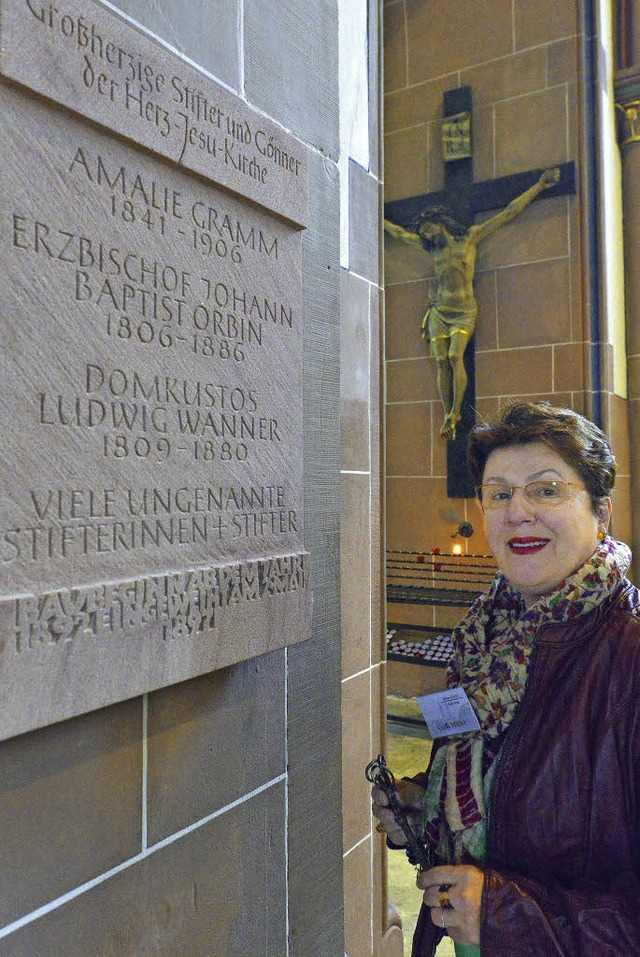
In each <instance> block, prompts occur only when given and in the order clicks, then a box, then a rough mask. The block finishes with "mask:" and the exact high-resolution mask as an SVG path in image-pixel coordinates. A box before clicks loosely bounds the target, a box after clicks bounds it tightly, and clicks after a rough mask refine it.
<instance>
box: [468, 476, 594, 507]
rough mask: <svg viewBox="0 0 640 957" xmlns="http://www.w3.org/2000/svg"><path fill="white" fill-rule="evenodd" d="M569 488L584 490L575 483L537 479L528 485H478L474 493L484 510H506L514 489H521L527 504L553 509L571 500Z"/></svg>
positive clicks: (495, 483) (497, 483) (493, 483)
mask: <svg viewBox="0 0 640 957" xmlns="http://www.w3.org/2000/svg"><path fill="white" fill-rule="evenodd" d="M571 488H581V489H584V485H578V484H577V482H563V481H562V480H561V479H558V480H556V479H554V480H553V481H550V480H549V479H539V480H538V481H537V482H529V484H528V485H501V484H500V483H499V482H491V483H489V484H488V485H478V487H477V489H476V491H477V493H478V496H479V498H480V501H481V502H482V507H483V508H485V509H494V508H506V507H507V505H508V504H509V502H510V501H511V499H512V498H513V493H514V492H515V490H516V489H521V490H522V491H523V492H524V494H525V496H526V498H527V501H528V502H531V504H532V505H535V506H537V507H538V508H555V506H556V505H562V503H563V502H566V501H567V500H568V499H569V498H571Z"/></svg>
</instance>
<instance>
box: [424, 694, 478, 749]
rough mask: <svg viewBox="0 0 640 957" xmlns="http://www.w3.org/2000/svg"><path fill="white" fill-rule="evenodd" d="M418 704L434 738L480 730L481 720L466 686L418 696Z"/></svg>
mask: <svg viewBox="0 0 640 957" xmlns="http://www.w3.org/2000/svg"><path fill="white" fill-rule="evenodd" d="M418 704H419V705H420V710H421V711H422V713H423V715H424V720H425V721H426V722H427V726H428V728H429V731H430V732H431V736H432V737H433V738H442V737H444V736H445V735H448V734H466V732H467V731H479V730H480V722H479V721H478V719H477V717H476V715H475V712H474V710H473V708H472V707H471V702H470V701H469V699H468V697H467V693H466V691H465V690H464V688H450V689H449V690H448V691H437V692H436V693H435V694H426V695H423V696H422V697H421V698H418Z"/></svg>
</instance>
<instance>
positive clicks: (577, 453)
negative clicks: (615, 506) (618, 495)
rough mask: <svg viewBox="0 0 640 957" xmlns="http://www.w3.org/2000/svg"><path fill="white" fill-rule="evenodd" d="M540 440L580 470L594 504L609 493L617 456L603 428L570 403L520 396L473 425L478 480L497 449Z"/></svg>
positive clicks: (472, 461) (471, 452) (472, 457)
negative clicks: (494, 419)
mask: <svg viewBox="0 0 640 957" xmlns="http://www.w3.org/2000/svg"><path fill="white" fill-rule="evenodd" d="M532 442H542V443H543V444H544V445H546V446H547V447H548V448H549V449H551V451H552V452H556V453H557V454H558V455H559V456H560V457H561V458H562V459H564V461H565V462H566V463H567V465H570V466H571V467H572V468H574V469H575V471H576V472H577V473H578V475H579V476H580V478H581V479H582V481H583V482H584V484H585V488H586V489H587V492H588V493H589V495H590V496H591V502H592V505H593V508H594V511H595V510H596V508H597V506H598V503H599V502H600V500H601V499H602V498H604V497H606V496H608V495H609V494H610V493H611V490H612V488H613V486H614V484H615V479H616V460H615V457H614V455H613V452H612V451H611V446H610V445H609V442H608V441H607V437H606V436H605V434H604V432H602V430H601V429H599V428H598V426H597V425H594V423H593V422H591V421H590V420H589V419H585V417H584V416H583V415H579V414H578V413H577V412H574V411H573V410H572V409H561V408H556V407H555V406H553V405H551V404H550V403H549V402H516V403H514V404H513V405H511V406H509V407H508V408H507V409H505V411H504V412H503V413H502V416H501V417H500V419H498V421H497V422H489V423H482V424H478V425H476V426H474V428H473V429H472V430H471V433H470V435H469V446H468V460H469V468H470V469H471V473H472V475H473V478H474V482H475V484H476V485H481V484H482V476H483V474H484V469H485V466H486V464H487V459H488V458H489V456H490V455H491V453H492V452H494V451H495V450H496V449H502V448H508V447H509V446H517V445H530V444H531V443H532Z"/></svg>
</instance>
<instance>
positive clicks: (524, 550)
mask: <svg viewBox="0 0 640 957" xmlns="http://www.w3.org/2000/svg"><path fill="white" fill-rule="evenodd" d="M548 542H549V539H548V538H539V537H534V536H529V537H526V538H510V539H509V541H508V542H507V545H508V546H509V548H510V549H511V551H512V552H513V553H514V555H535V554H536V553H537V552H540V551H542V549H543V548H544V547H545V545H547V544H548Z"/></svg>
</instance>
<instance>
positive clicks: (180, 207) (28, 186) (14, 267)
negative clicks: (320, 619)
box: [0, 0, 310, 737]
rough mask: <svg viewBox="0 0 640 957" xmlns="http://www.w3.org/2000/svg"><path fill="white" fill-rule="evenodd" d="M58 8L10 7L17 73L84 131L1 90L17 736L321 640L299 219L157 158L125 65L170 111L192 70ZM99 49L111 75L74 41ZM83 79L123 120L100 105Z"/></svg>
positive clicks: (13, 721) (6, 689)
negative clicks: (314, 619)
mask: <svg viewBox="0 0 640 957" xmlns="http://www.w3.org/2000/svg"><path fill="white" fill-rule="evenodd" d="M45 9H46V10H47V11H48V12H47V13H46V16H45V14H44V13H43V17H44V19H42V18H41V17H40V13H41V11H45ZM53 11H54V7H46V8H45V7H44V6H41V5H40V4H38V5H36V4H35V3H33V2H29V3H26V2H21V3H18V2H17V0H12V2H11V3H8V4H6V3H3V4H2V28H3V36H2V41H3V47H4V52H3V63H4V68H5V72H7V73H10V74H11V75H12V76H14V77H15V78H16V79H18V80H19V81H20V83H28V85H29V86H33V87H34V88H36V89H40V90H41V92H43V93H47V95H48V94H49V93H50V92H51V91H50V90H47V89H45V87H46V86H47V83H48V82H49V81H51V85H52V87H54V88H55V97H56V99H59V100H60V102H64V103H67V105H68V106H70V107H72V109H73V111H74V113H73V114H72V113H69V112H68V111H67V110H66V109H64V108H61V107H60V106H57V105H54V104H51V103H50V102H49V103H48V102H46V101H44V100H40V99H38V98H36V97H34V96H33V94H32V93H31V92H29V91H28V90H25V89H24V88H21V87H20V86H15V85H14V84H12V83H7V82H5V81H0V117H1V119H0V125H1V136H0V160H1V163H2V170H3V175H2V182H1V185H0V288H1V301H2V324H3V332H2V334H3V356H2V377H1V384H0V417H1V423H0V427H1V429H2V439H3V447H2V456H1V461H0V469H1V470H2V476H1V493H0V496H1V497H0V567H1V568H2V592H1V595H0V675H1V679H2V687H3V707H2V710H1V712H0V715H1V717H0V737H8V736H11V735H14V734H18V733H21V732H23V731H27V730H29V729H31V728H35V727H38V726H42V725H44V724H48V723H51V722H53V721H56V720H61V719H63V718H66V717H69V716H71V715H74V714H78V713H81V712H83V711H87V710H92V709H94V708H98V707H101V706H103V705H106V704H109V703H111V702H113V701H117V700H121V699H124V698H128V697H131V696H133V695H136V694H140V693H142V692H145V691H149V690H152V689H154V688H158V687H161V686H164V685H167V684H170V683H173V682H176V681H180V680H184V679H186V678H189V677H192V676H195V675H197V674H201V673H204V672H207V671H211V670H213V669H215V668H219V667H222V666H225V665H228V664H231V663H234V662H236V661H239V660H242V659H246V658H249V657H252V656H255V655H258V654H262V653H264V652H266V651H268V650H271V649H274V648H279V647H283V646H285V645H287V644H291V643H293V642H297V641H300V640H303V639H304V638H306V637H308V629H309V620H310V610H309V605H310V598H309V581H308V578H309V568H308V555H307V553H306V552H305V549H304V541H303V514H302V447H303V436H302V382H301V369H302V321H301V315H300V302H301V234H300V232H299V231H297V230H296V229H294V228H293V227H292V226H291V225H290V224H289V223H290V222H292V221H300V219H301V218H302V217H301V215H300V212H299V210H296V209H295V208H294V209H291V208H289V209H285V206H286V203H287V202H288V199H287V197H286V195H285V193H286V190H285V189H284V187H283V189H282V191H281V194H280V198H278V190H277V189H276V197H275V198H276V200H277V201H276V202H275V203H273V204H272V203H269V202H267V201H266V199H265V197H264V196H262V195H260V196H259V195H258V192H259V191H257V187H256V185H255V184H256V183H257V181H253V180H252V179H251V177H250V176H248V177H247V176H245V177H244V178H243V177H242V176H236V177H235V180H234V182H233V183H230V182H227V181H226V180H225V179H224V176H222V175H219V174H220V169H219V166H218V165H215V167H214V164H213V161H211V165H210V168H209V169H208V170H207V171H205V170H204V169H203V168H201V166H199V164H198V162H196V160H195V159H194V157H196V156H198V157H199V156H200V154H197V153H196V152H195V150H196V147H194V148H193V150H192V149H191V147H190V148H189V149H188V150H187V151H186V152H185V154H184V155H182V156H180V155H177V156H174V155H173V154H172V153H171V151H170V150H168V149H167V150H166V151H165V150H162V149H160V148H159V147H158V144H157V143H156V142H155V141H154V142H153V143H151V142H150V140H149V139H148V138H147V136H146V134H144V133H143V132H141V130H144V129H146V127H145V126H144V124H145V123H148V124H149V128H151V127H152V126H153V125H154V123H155V120H154V122H153V123H152V122H151V121H150V120H149V119H148V118H147V119H141V118H140V117H138V119H137V120H136V122H135V123H131V124H130V127H127V128H126V129H124V123H122V125H119V124H120V121H121V120H122V118H123V117H126V116H127V113H126V109H127V108H126V107H123V105H122V102H120V107H119V110H120V112H119V113H118V112H117V110H116V99H117V98H118V97H121V96H122V95H123V89H125V88H126V87H123V88H122V89H121V87H120V85H119V84H120V82H121V77H120V73H119V72H117V70H116V66H115V63H114V62H113V58H114V57H115V53H113V52H112V53H111V54H107V52H106V51H107V50H108V49H109V48H108V46H107V44H109V43H113V44H116V45H117V48H118V49H119V50H126V51H131V52H132V53H133V52H135V53H136V55H137V56H138V58H139V59H138V60H137V61H136V62H138V64H139V66H140V68H141V70H142V73H141V75H142V76H146V75H147V74H146V73H145V70H144V67H145V65H146V66H148V67H149V69H150V70H152V73H153V76H156V77H157V76H158V75H159V71H160V70H161V66H160V64H161V62H163V63H164V66H162V71H163V72H166V74H167V80H166V84H167V88H166V90H165V89H164V88H163V91H159V92H158V91H157V96H156V99H157V102H158V104H159V103H161V102H165V100H164V99H163V98H162V97H161V96H160V92H162V93H163V95H165V94H166V95H167V96H169V95H170V94H169V93H168V92H167V91H168V89H169V88H170V86H171V82H170V77H171V76H173V75H175V76H177V75H178V73H177V69H178V68H177V67H175V66H174V67H172V71H170V70H169V69H168V67H167V66H166V62H165V59H166V58H167V57H169V54H168V53H167V52H166V51H165V50H164V49H163V48H161V47H158V46H156V45H154V44H153V42H152V41H151V40H150V39H149V38H148V37H144V36H142V35H141V34H139V33H138V32H137V31H135V30H133V29H132V28H130V27H127V26H126V24H123V23H122V22H121V21H120V20H118V19H117V18H116V17H114V16H112V15H111V14H110V13H109V12H108V11H106V10H104V8H102V7H99V6H98V5H97V4H95V5H94V4H90V3H87V2H84V3H82V4H69V5H68V6H67V5H65V4H64V3H63V4H59V5H58V7H57V8H55V13H54V12H53ZM88 11H92V13H91V16H90V15H89V13H88ZM81 18H84V20H83V22H84V28H83V29H84V30H85V31H86V32H80V20H81ZM50 21H51V22H50ZM114 24H118V27H117V29H116V27H115V26H114ZM72 25H73V31H72ZM110 31H111V32H110ZM72 32H73V36H72V35H71V34H72ZM98 34H100V38H101V43H102V46H101V47H100V48H101V49H102V59H101V60H100V63H98V62H97V60H96V57H97V54H96V53H95V52H94V53H90V52H89V50H87V48H86V47H82V46H81V45H80V44H79V43H78V40H79V38H80V37H84V39H85V40H87V43H89V44H90V47H91V50H93V49H94V47H96V48H97V47H98V41H97V39H95V38H96V37H97V36H98ZM73 37H75V43H74V42H73ZM87 38H91V39H89V40H88V39H87ZM83 42H84V41H83ZM134 44H138V45H137V46H134ZM54 54H55V56H58V57H59V58H60V60H59V61H56V60H55V59H54ZM85 56H88V57H89V58H93V60H95V61H96V62H95V66H96V69H97V68H98V67H99V68H100V71H102V72H104V73H105V74H108V75H109V76H110V77H111V80H112V81H113V82H114V83H115V82H116V80H117V83H118V85H117V86H115V87H113V100H111V99H110V97H109V96H107V97H106V99H105V98H104V94H100V93H98V92H97V90H96V88H94V87H93V86H90V87H87V88H86V89H85V88H83V81H82V68H80V72H79V73H74V70H75V69H76V66H77V64H76V60H75V58H77V57H80V60H82V58H83V57H85ZM7 64H10V65H11V68H10V69H7ZM74 64H75V65H74ZM181 69H184V71H185V72H184V73H183V74H181V75H182V76H183V77H185V78H186V77H187V76H188V73H187V67H186V66H185V64H181ZM193 72H194V73H195V70H194V71H193ZM72 80H73V81H74V83H75V82H76V81H78V82H77V83H76V85H75V86H73V83H72V82H71V81H72ZM95 82H96V83H98V82H99V81H98V80H97V79H96V81H95ZM102 82H103V88H104V89H105V90H108V89H109V86H108V83H107V80H104V81H102ZM122 82H123V83H124V80H122ZM132 82H133V81H132ZM190 82H192V81H190ZM207 82H209V81H207ZM185 83H186V79H185ZM203 84H204V81H203ZM137 88H138V87H137ZM202 89H203V90H204V89H205V87H204V85H203V86H202ZM65 91H67V92H65ZM63 93H64V95H63ZM67 93H68V94H69V95H68V96H67ZM100 96H103V99H102V100H100V99H99V97H100ZM71 99H73V102H68V101H69V100H71ZM96 104H98V106H99V109H98V108H97V107H96ZM94 107H95V109H94ZM159 109H160V107H159ZM163 109H164V107H163ZM227 109H228V104H227V107H225V113H226V110H227ZM244 109H245V110H246V106H244ZM109 110H113V122H111V120H108V118H107V117H106V114H107V113H108V111H109ZM100 111H102V112H103V113H104V114H105V115H98V114H99V113H100ZM123 111H124V112H123ZM84 112H86V114H87V115H88V116H90V117H92V118H94V119H97V120H98V121H99V122H100V123H101V124H103V125H105V126H112V127H113V128H114V129H115V128H118V130H119V132H123V133H124V134H125V136H126V139H123V138H115V137H114V136H113V135H112V134H111V133H110V132H109V131H105V130H103V129H100V128H99V127H97V126H95V125H94V124H92V123H88V122H86V121H83V120H82V119H81V118H80V117H79V116H78V115H77V114H81V113H84ZM109 115H111V114H109ZM146 115H147V114H146V113H145V116H146ZM148 115H149V116H150V115H151V111H149V114H148ZM153 115H154V117H155V116H156V114H155V113H154V114H153ZM157 115H161V114H160V113H158V114H157ZM227 115H228V114H227ZM238 115H239V116H240V115H242V116H246V114H244V113H241V114H238ZM118 116H119V118H120V119H119V120H117V119H116V118H117V117H118ZM171 117H172V119H171V124H173V123H174V113H171ZM252 122H253V121H252ZM261 123H262V124H263V126H264V129H265V130H266V129H267V124H266V121H264V120H261ZM204 125H205V124H204V121H202V128H203V129H204ZM249 125H250V126H251V129H252V130H255V129H256V127H254V126H252V125H251V123H250V124H249ZM170 128H171V130H172V131H173V130H174V126H173V125H171V127H170ZM269 129H270V127H269ZM138 134H140V135H139V137H138ZM154 135H161V133H158V131H157V130H155V132H154ZM171 135H172V136H173V132H172V133H171ZM135 138H139V140H140V142H141V143H142V144H144V145H145V146H147V147H150V148H151V149H152V150H154V151H155V152H156V153H162V154H163V155H164V156H171V159H172V160H173V161H175V162H170V161H168V160H167V159H163V158H161V157H159V156H156V155H153V154H151V153H149V152H148V151H146V150H145V151H142V150H140V149H139V148H137V147H136V146H134V145H133V144H132V143H130V142H128V141H127V140H130V139H135ZM169 139H170V138H169V137H168V142H169ZM256 142H257V141H256V140H255V138H254V145H255V143H256ZM161 145H162V144H161ZM297 149H298V150H299V151H300V146H299V144H298V145H297ZM292 155H293V154H292ZM299 155H302V153H301V152H300V154H299ZM177 163H180V164H181V165H182V166H188V167H190V168H191V169H194V170H196V171H197V172H198V173H199V174H200V175H199V176H194V175H193V174H191V173H190V172H189V171H188V170H187V171H185V170H183V169H181V168H180V167H179V166H178V165H177ZM223 166H224V163H223V164H222V167H223ZM222 167H220V168H222ZM271 172H272V170H271V169H270V171H269V175H271ZM203 174H204V175H206V176H207V177H208V178H207V179H205V178H204V177H203ZM209 180H216V182H219V183H223V184H224V185H225V186H226V187H230V188H232V189H233V190H234V191H235V192H236V193H239V192H241V191H242V189H243V187H246V192H247V195H248V196H249V198H250V199H251V200H252V202H251V203H248V202H246V201H244V200H243V199H241V198H240V197H239V196H238V195H232V194H231V193H230V192H229V191H228V190H224V191H223V190H221V189H220V188H219V187H218V186H214V185H212V184H211V182H209ZM269 182H272V180H269ZM255 202H260V203H261V204H262V206H263V207H270V208H271V209H273V208H277V211H278V213H279V214H280V215H278V216H275V215H273V213H272V212H269V211H267V210H266V209H264V208H263V209H260V208H258V207H257V206H256V205H255ZM283 217H286V219H287V220H288V221H289V223H288V222H285V221H284V219H283Z"/></svg>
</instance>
